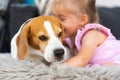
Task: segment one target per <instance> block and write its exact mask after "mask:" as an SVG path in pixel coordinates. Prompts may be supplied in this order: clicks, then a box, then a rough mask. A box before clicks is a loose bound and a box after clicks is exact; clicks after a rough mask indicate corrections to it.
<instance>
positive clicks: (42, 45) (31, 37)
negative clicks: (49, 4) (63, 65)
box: [11, 16, 70, 62]
mask: <svg viewBox="0 0 120 80" xmlns="http://www.w3.org/2000/svg"><path fill="white" fill-rule="evenodd" d="M63 32H64V30H63V27H62V26H61V24H60V23H59V21H58V19H57V18H55V17H53V16H38V17H35V18H32V19H29V20H27V21H26V22H25V23H23V24H22V26H21V27H20V29H19V31H18V32H17V33H16V34H15V35H14V36H13V38H12V40H11V55H12V57H13V58H14V59H17V60H23V59H25V58H26V57H27V56H28V54H35V55H38V56H42V57H43V58H44V59H45V60H46V61H47V62H54V61H60V62H63V61H65V60H67V59H68V58H69V57H70V55H69V50H68V48H66V47H65V46H64V45H63V43H62V39H63V37H64V35H63Z"/></svg>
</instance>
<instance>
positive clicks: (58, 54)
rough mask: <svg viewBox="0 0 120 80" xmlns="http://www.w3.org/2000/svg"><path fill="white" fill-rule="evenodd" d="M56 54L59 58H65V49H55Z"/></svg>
mask: <svg viewBox="0 0 120 80" xmlns="http://www.w3.org/2000/svg"><path fill="white" fill-rule="evenodd" d="M54 55H55V57H56V58H57V59H58V60H59V59H62V58H63V55H64V49H62V48H61V49H55V50H54Z"/></svg>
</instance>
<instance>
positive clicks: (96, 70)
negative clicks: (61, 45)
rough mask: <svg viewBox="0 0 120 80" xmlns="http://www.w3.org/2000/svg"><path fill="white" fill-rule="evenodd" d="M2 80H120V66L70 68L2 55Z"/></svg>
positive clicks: (0, 72)
mask: <svg viewBox="0 0 120 80" xmlns="http://www.w3.org/2000/svg"><path fill="white" fill-rule="evenodd" d="M0 80H120V66H110V67H108V66H106V67H105V66H93V67H84V68H82V67H80V68H75V67H68V66H65V65H61V64H60V63H57V62H55V63H53V64H51V65H49V66H48V65H46V64H44V63H43V62H42V61H39V60H38V61H37V60H29V59H26V60H24V61H17V60H13V59H12V58H11V56H10V54H0Z"/></svg>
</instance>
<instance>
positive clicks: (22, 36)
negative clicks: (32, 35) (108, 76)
mask: <svg viewBox="0 0 120 80" xmlns="http://www.w3.org/2000/svg"><path fill="white" fill-rule="evenodd" d="M29 30H30V23H29V22H28V23H27V24H25V25H23V27H22V29H21V31H20V33H19V35H18V36H17V38H16V45H17V57H18V59H20V60H23V59H25V57H26V56H27V53H28V34H29Z"/></svg>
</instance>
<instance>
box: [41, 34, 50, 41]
mask: <svg viewBox="0 0 120 80" xmlns="http://www.w3.org/2000/svg"><path fill="white" fill-rule="evenodd" d="M39 39H40V40H41V41H47V40H48V38H47V37H46V36H44V35H42V36H40V37H39Z"/></svg>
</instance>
